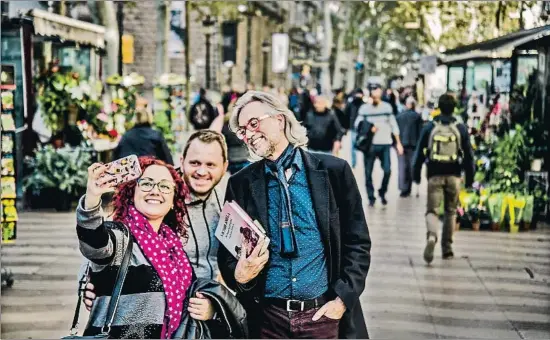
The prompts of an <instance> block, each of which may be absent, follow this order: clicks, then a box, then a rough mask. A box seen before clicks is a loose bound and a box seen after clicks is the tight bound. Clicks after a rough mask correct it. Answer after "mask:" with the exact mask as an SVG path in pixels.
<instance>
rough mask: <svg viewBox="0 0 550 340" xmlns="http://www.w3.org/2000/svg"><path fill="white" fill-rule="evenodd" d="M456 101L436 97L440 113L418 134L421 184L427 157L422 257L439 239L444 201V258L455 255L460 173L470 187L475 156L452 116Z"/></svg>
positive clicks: (416, 166) (416, 165)
mask: <svg viewBox="0 0 550 340" xmlns="http://www.w3.org/2000/svg"><path fill="white" fill-rule="evenodd" d="M455 107H456V100H455V98H454V97H453V96H452V95H450V94H444V95H442V96H441V97H440V98H439V109H440V110H441V114H440V115H438V116H437V117H435V118H434V119H433V121H431V122H429V123H428V124H427V125H426V126H425V127H424V128H423V129H422V132H421V133H420V141H419V143H418V145H417V146H416V150H415V155H414V160H413V179H414V181H415V182H416V183H420V174H421V171H422V165H423V164H424V161H425V160H426V158H427V159H428V162H427V167H428V203H427V211H426V226H427V229H428V232H427V243H426V248H425V249H424V260H425V261H426V262H427V263H428V264H429V263H431V262H432V261H433V257H434V248H435V244H436V243H437V240H438V231H439V225H440V222H439V218H438V211H439V207H440V205H441V203H444V208H445V217H444V220H443V233H442V235H441V250H442V255H443V259H451V258H453V257H454V253H453V249H452V243H453V231H454V226H455V223H456V209H457V207H458V194H459V192H460V182H461V179H460V176H461V172H462V170H464V172H465V173H466V183H465V184H466V187H467V188H469V187H471V186H472V182H473V177H474V169H475V166H474V161H473V159H474V157H473V150H472V145H471V144H470V136H469V135H468V128H467V127H466V126H465V125H464V124H462V123H458V122H457V120H456V118H455V117H453V112H454V109H455Z"/></svg>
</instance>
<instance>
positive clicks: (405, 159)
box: [398, 147, 414, 194]
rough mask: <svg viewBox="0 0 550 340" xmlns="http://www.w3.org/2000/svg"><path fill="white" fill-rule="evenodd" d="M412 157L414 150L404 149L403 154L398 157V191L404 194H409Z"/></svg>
mask: <svg viewBox="0 0 550 340" xmlns="http://www.w3.org/2000/svg"><path fill="white" fill-rule="evenodd" d="M413 155H414V148H410V147H405V148H404V150H403V154H402V155H401V156H398V160H399V190H400V191H401V192H402V193H405V194H410V193H411V187H412V158H413Z"/></svg>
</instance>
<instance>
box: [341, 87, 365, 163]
mask: <svg viewBox="0 0 550 340" xmlns="http://www.w3.org/2000/svg"><path fill="white" fill-rule="evenodd" d="M363 104H365V102H364V101H363V90H361V89H360V88H357V89H356V90H355V91H353V98H352V99H351V101H350V102H349V103H348V104H347V106H346V109H345V111H344V112H345V116H347V117H348V118H349V123H348V124H349V127H350V130H351V166H352V167H353V168H355V166H356V165H357V154H356V152H357V150H355V138H357V129H356V128H355V125H354V124H355V120H356V119H357V115H358V114H359V108H360V107H361V106H362V105H363Z"/></svg>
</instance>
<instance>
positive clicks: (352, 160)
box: [350, 129, 357, 168]
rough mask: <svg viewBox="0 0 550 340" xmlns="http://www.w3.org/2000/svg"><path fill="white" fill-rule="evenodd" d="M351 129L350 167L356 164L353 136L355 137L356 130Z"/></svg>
mask: <svg viewBox="0 0 550 340" xmlns="http://www.w3.org/2000/svg"><path fill="white" fill-rule="evenodd" d="M350 131H351V167H352V168H355V166H356V165H357V154H356V152H357V150H356V149H355V138H357V131H355V130H354V129H350Z"/></svg>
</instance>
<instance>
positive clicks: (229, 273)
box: [218, 178, 237, 290]
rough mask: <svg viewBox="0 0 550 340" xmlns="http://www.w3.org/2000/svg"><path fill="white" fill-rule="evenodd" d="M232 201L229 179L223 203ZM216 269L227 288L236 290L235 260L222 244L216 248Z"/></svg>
mask: <svg viewBox="0 0 550 340" xmlns="http://www.w3.org/2000/svg"><path fill="white" fill-rule="evenodd" d="M234 199H235V193H234V191H233V186H232V184H231V178H229V181H228V182H227V189H226V190H225V202H229V201H233V200H234ZM218 267H219V268H220V273H221V274H222V277H223V280H224V281H225V283H226V284H227V286H228V287H229V288H231V289H232V290H237V280H235V268H236V267H237V259H236V258H234V257H233V255H231V253H230V252H229V251H228V250H227V249H226V248H225V247H224V246H223V245H222V244H220V247H219V248H218Z"/></svg>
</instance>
